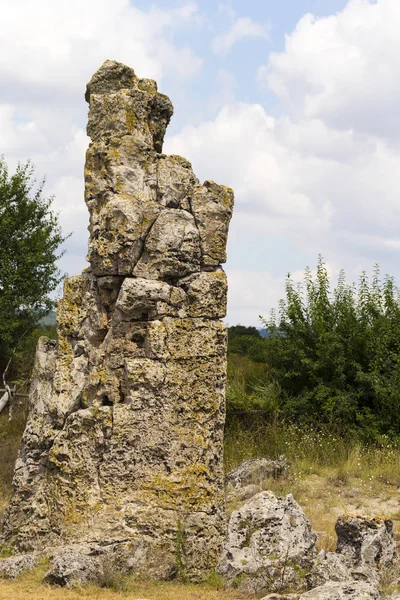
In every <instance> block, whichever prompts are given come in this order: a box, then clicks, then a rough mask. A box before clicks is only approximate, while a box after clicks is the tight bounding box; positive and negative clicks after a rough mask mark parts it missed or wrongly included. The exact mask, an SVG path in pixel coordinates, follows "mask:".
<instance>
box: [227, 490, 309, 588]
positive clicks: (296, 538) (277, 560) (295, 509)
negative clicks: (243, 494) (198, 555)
mask: <svg viewBox="0 0 400 600" xmlns="http://www.w3.org/2000/svg"><path fill="white" fill-rule="evenodd" d="M316 538H317V536H316V534H315V533H314V532H313V531H312V529H311V525H310V522H309V521H308V519H307V517H306V516H305V514H304V512H303V511H302V509H301V508H300V506H299V505H298V504H297V502H296V501H295V500H294V499H293V497H292V495H288V496H287V497H286V498H276V497H275V496H274V495H273V494H272V492H261V493H260V494H257V495H256V496H254V497H253V498H251V500H249V501H248V502H246V503H245V504H244V505H243V506H242V507H241V508H240V509H238V510H235V511H233V513H232V515H231V518H230V521H229V525H228V534H227V537H226V540H225V544H224V548H223V551H222V555H221V559H220V562H219V565H218V572H219V573H220V574H221V575H222V576H223V577H224V578H225V579H226V581H227V583H228V585H232V584H235V585H236V586H237V587H238V588H239V589H240V590H242V591H246V592H252V593H265V592H268V591H269V592H271V591H279V589H284V588H286V587H292V588H296V587H297V588H301V587H303V586H304V575H305V573H306V571H307V570H308V569H310V568H311V566H312V562H313V559H314V557H315V542H316Z"/></svg>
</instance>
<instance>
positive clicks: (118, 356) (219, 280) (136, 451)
mask: <svg viewBox="0 0 400 600" xmlns="http://www.w3.org/2000/svg"><path fill="white" fill-rule="evenodd" d="M86 100H87V101H88V102H89V106H90V110H89V122H88V127H87V131H88V134H89V136H90V137H91V139H92V143H91V144H90V147H89V149H88V151H87V157H86V166H85V183H86V189H85V198H86V203H87V206H88V209H89V213H90V226H89V231H90V240H89V254H88V260H89V263H90V266H89V268H88V269H86V270H85V271H84V272H83V273H82V275H79V276H76V277H71V278H69V279H67V280H66V281H65V285H64V296H63V299H62V300H61V301H60V303H59V307H58V311H57V320H58V332H59V341H58V343H57V344H55V343H54V342H51V341H49V340H47V339H46V338H42V339H41V340H40V342H39V346H38V350H37V355H36V364H35V373H34V381H33V384H32V389H31V395H30V412H29V418H28V423H27V427H26V431H25V434H24V437H23V441H22V446H21V451H20V455H19V458H18V460H17V464H16V469H15V477H14V486H15V493H14V496H13V498H12V501H11V505H10V507H9V510H8V513H7V516H6V521H5V525H4V534H3V535H4V537H5V538H6V539H7V540H8V542H9V543H12V544H14V545H15V547H16V548H18V549H19V550H22V551H29V550H32V549H40V548H44V547H46V546H47V547H51V546H53V547H54V546H60V545H66V544H73V543H79V544H80V545H84V546H86V547H87V548H91V549H94V550H93V551H97V550H98V549H99V548H101V549H102V551H108V550H110V551H113V552H118V553H119V554H118V555H120V556H121V560H125V559H126V560H127V562H128V563H129V566H130V567H131V568H133V569H135V570H138V571H140V570H141V569H145V570H146V572H150V573H153V574H155V575H156V576H170V575H172V574H173V573H174V571H176V569H177V568H181V567H182V568H184V569H185V570H186V572H187V573H188V575H189V576H191V577H192V578H197V577H200V576H201V574H202V573H204V572H206V571H207V570H208V569H210V568H212V567H213V566H214V565H215V564H216V562H217V559H218V555H219V551H220V546H221V543H222V540H223V537H224V529H225V519H224V499H223V428H224V419H225V372H226V331H225V326H224V325H223V323H222V322H221V321H220V319H221V318H222V317H224V316H225V311H226V292H227V284H226V277H225V274H224V272H223V270H222V269H221V267H220V265H221V263H223V262H224V261H225V258H226V256H225V246H226V240H227V234H228V225H229V221H230V218H231V212H232V206H233V193H232V190H230V189H229V188H227V187H224V186H220V185H217V184H216V183H214V182H213V181H206V182H205V183H204V184H203V185H201V184H200V183H199V182H198V180H197V179H196V177H195V175H194V174H193V171H192V168H191V165H190V163H189V162H187V161H186V160H185V159H184V158H181V157H179V156H166V155H164V154H162V153H161V152H162V143H163V138H164V134H165V130H166V127H167V125H168V122H169V120H170V117H171V115H172V110H173V108H172V105H171V102H170V100H169V99H168V98H167V97H166V96H164V95H162V94H160V93H158V91H157V85H156V83H155V82H154V81H151V80H147V79H139V78H138V77H137V76H136V75H135V73H134V71H133V70H132V69H130V68H128V67H126V66H125V65H122V64H120V63H116V62H112V61H106V62H105V63H104V64H103V66H102V67H101V68H100V69H99V71H97V73H95V75H94V76H93V77H92V79H91V81H90V82H89V84H88V86H87V92H86ZM96 548H97V550H96ZM177 563H179V564H177Z"/></svg>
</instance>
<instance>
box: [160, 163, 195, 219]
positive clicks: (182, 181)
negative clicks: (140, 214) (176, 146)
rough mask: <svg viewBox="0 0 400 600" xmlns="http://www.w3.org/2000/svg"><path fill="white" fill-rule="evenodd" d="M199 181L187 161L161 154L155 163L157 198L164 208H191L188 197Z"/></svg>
mask: <svg viewBox="0 0 400 600" xmlns="http://www.w3.org/2000/svg"><path fill="white" fill-rule="evenodd" d="M198 183H199V181H198V179H197V177H196V176H195V174H194V173H193V170H192V165H191V164H190V162H189V161H187V160H186V159H185V158H182V157H181V156H177V155H172V156H165V155H162V156H160V157H159V159H158V163H157V199H158V201H159V202H160V204H162V206H165V207H166V208H182V209H184V210H188V211H190V210H191V206H190V198H191V195H192V192H193V188H194V186H196V185H198Z"/></svg>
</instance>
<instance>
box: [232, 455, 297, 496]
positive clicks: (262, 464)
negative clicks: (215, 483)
mask: <svg viewBox="0 0 400 600" xmlns="http://www.w3.org/2000/svg"><path fill="white" fill-rule="evenodd" d="M288 472H289V461H288V459H287V458H286V457H285V456H280V457H279V458H278V459H277V460H271V459H270V458H256V459H252V460H245V461H244V462H242V463H241V464H240V465H238V466H237V467H235V468H234V469H233V470H232V471H230V472H229V473H227V474H226V476H225V484H226V485H227V486H232V487H234V488H240V487H244V486H247V485H250V484H259V483H261V482H262V481H264V480H266V479H271V478H273V479H277V478H278V477H282V476H285V475H287V474H288Z"/></svg>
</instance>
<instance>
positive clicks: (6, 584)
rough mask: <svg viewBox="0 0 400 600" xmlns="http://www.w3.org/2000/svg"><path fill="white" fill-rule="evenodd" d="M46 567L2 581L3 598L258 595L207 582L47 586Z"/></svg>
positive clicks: (194, 599) (228, 598)
mask: <svg viewBox="0 0 400 600" xmlns="http://www.w3.org/2000/svg"><path fill="white" fill-rule="evenodd" d="M42 576H43V569H38V570H36V571H33V572H31V573H29V574H26V575H24V576H21V577H19V578H17V579H16V580H15V581H5V580H0V600H28V599H29V600H124V599H129V600H136V599H146V600H244V599H246V600H252V599H253V598H254V596H250V595H243V594H239V593H238V592H235V591H225V590H218V589H214V588H213V587H211V586H207V585H184V584H179V583H153V582H149V581H142V582H138V581H135V580H134V579H132V580H131V581H129V580H126V581H125V582H124V588H125V589H124V591H114V590H109V589H104V588H99V587H97V586H94V585H91V586H86V587H84V588H76V589H74V590H66V589H64V588H56V587H50V586H46V585H44V584H43V583H41V582H40V580H41V578H42Z"/></svg>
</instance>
